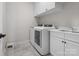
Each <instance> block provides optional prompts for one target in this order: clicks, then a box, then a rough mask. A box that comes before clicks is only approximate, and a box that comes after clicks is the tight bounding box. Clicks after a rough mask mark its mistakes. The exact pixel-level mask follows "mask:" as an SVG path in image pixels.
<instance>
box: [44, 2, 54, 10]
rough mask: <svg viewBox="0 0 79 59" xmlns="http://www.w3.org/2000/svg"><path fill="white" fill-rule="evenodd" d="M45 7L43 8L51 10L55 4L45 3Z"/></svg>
mask: <svg viewBox="0 0 79 59" xmlns="http://www.w3.org/2000/svg"><path fill="white" fill-rule="evenodd" d="M45 6H46V7H45V8H46V9H47V10H50V9H53V8H55V2H46V5H45Z"/></svg>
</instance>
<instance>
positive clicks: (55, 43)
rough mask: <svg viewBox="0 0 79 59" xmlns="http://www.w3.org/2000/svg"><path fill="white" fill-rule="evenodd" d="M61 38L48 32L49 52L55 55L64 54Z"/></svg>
mask: <svg viewBox="0 0 79 59" xmlns="http://www.w3.org/2000/svg"><path fill="white" fill-rule="evenodd" d="M62 40H63V39H60V38H57V37H56V36H54V35H53V34H52V33H51V34H50V53H51V54H52V55H55V56H63V55H64V43H62Z"/></svg>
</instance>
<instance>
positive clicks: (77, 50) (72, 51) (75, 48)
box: [65, 40, 79, 56]
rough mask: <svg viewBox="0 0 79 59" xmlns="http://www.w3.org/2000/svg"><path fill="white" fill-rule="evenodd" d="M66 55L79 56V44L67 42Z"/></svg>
mask: <svg viewBox="0 0 79 59" xmlns="http://www.w3.org/2000/svg"><path fill="white" fill-rule="evenodd" d="M65 55H66V56H79V44H77V43H74V42H70V41H67V40H66V45H65Z"/></svg>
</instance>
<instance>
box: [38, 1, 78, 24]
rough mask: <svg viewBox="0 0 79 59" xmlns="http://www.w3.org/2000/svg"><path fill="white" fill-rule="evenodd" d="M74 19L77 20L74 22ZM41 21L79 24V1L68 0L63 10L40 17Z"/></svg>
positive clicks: (43, 22)
mask: <svg viewBox="0 0 79 59" xmlns="http://www.w3.org/2000/svg"><path fill="white" fill-rule="evenodd" d="M72 20H75V21H76V22H75V23H74V21H72ZM39 23H42V24H53V23H55V24H58V25H65V26H72V24H73V25H74V24H76V23H78V24H79V2H66V3H65V4H64V8H63V10H62V11H61V12H59V13H54V14H53V13H52V14H49V15H47V16H43V17H40V20H39ZM78 24H77V25H78Z"/></svg>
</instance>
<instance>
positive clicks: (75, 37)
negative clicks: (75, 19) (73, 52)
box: [65, 33, 79, 43]
mask: <svg viewBox="0 0 79 59" xmlns="http://www.w3.org/2000/svg"><path fill="white" fill-rule="evenodd" d="M65 39H68V40H71V41H74V42H78V43H79V33H65Z"/></svg>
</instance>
